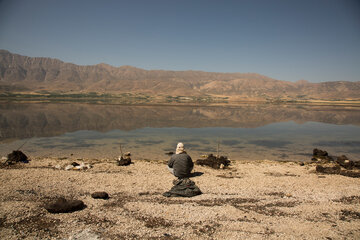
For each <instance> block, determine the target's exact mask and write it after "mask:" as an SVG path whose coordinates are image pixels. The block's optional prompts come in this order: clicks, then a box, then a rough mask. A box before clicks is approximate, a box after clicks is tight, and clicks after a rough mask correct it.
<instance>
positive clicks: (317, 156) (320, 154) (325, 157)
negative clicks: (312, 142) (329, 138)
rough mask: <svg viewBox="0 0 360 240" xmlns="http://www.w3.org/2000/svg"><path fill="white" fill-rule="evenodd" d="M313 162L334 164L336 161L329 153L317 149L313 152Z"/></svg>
mask: <svg viewBox="0 0 360 240" xmlns="http://www.w3.org/2000/svg"><path fill="white" fill-rule="evenodd" d="M311 160H312V161H322V162H332V161H334V159H333V158H332V157H331V156H329V154H328V152H327V151H323V150H320V149H317V148H315V149H314V150H313V157H312V158H311Z"/></svg>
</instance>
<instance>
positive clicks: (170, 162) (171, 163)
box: [168, 156, 175, 168]
mask: <svg viewBox="0 0 360 240" xmlns="http://www.w3.org/2000/svg"><path fill="white" fill-rule="evenodd" d="M174 161H175V159H174V158H173V157H172V156H171V158H170V160H169V162H168V167H169V168H173V166H174Z"/></svg>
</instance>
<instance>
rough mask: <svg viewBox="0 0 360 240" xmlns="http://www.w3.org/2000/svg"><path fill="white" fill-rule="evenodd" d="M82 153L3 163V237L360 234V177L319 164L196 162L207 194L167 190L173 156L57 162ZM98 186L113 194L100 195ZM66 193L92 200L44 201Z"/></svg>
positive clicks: (0, 216)
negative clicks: (57, 209) (61, 209)
mask: <svg viewBox="0 0 360 240" xmlns="http://www.w3.org/2000/svg"><path fill="white" fill-rule="evenodd" d="M72 161H73V159H62V160H60V159H50V158H47V159H33V160H32V161H31V162H30V163H28V164H17V165H16V166H13V167H11V168H2V169H0V181H1V190H0V203H1V205H0V239H360V208H359V206H360V180H359V179H356V178H349V177H345V176H340V175H319V174H316V173H315V171H314V169H315V165H311V164H306V165H305V166H300V165H299V164H297V163H289V162H288V163H280V162H270V161H251V162H244V161H241V162H240V161H238V162H232V165H231V167H230V168H229V169H225V170H214V169H210V168H207V167H200V166H195V169H194V170H195V172H199V173H203V174H202V175H200V174H198V175H200V176H197V177H193V178H192V180H193V181H194V182H195V183H196V184H197V185H198V186H199V187H200V189H201V190H202V191H203V194H202V195H199V196H196V197H193V198H166V197H163V196H162V193H163V192H165V191H167V190H169V189H170V188H171V187H172V181H173V180H174V179H175V178H174V177H173V176H172V175H171V174H170V173H169V172H168V171H167V169H166V165H165V164H164V162H151V161H136V160H135V161H133V162H134V164H132V165H130V166H122V167H120V166H116V164H115V162H114V161H112V160H91V162H90V163H91V164H92V165H93V168H91V169H89V170H86V171H74V170H70V171H65V170H59V169H56V168H55V166H56V165H60V166H61V167H64V166H66V165H67V164H69V163H71V162H72ZM84 161H85V162H89V161H87V160H84ZM78 162H80V160H78ZM96 191H106V192H107V193H108V194H109V195H110V199H108V200H102V199H93V198H92V197H91V196H90V194H91V193H93V192H96ZM60 196H63V197H65V198H67V199H79V200H82V201H84V203H85V204H86V206H87V207H86V208H85V209H83V210H81V211H77V212H73V213H61V214H51V213H48V212H47V211H46V210H45V209H44V204H45V203H47V202H51V201H53V200H54V199H56V198H57V197H60Z"/></svg>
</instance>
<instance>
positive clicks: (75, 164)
mask: <svg viewBox="0 0 360 240" xmlns="http://www.w3.org/2000/svg"><path fill="white" fill-rule="evenodd" d="M70 165H73V166H74V167H76V166H80V164H78V163H77V162H72V163H71V164H70Z"/></svg>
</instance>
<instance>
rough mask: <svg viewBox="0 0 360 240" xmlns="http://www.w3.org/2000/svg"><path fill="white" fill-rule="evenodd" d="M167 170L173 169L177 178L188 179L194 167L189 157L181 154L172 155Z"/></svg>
mask: <svg viewBox="0 0 360 240" xmlns="http://www.w3.org/2000/svg"><path fill="white" fill-rule="evenodd" d="M168 166H169V168H172V169H174V175H175V176H176V177H178V178H185V177H189V175H190V173H191V170H192V169H193V167H194V163H193V161H192V159H191V157H190V156H189V155H188V154H187V153H185V152H183V153H180V154H174V155H172V156H171V158H170V160H169V162H168Z"/></svg>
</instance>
